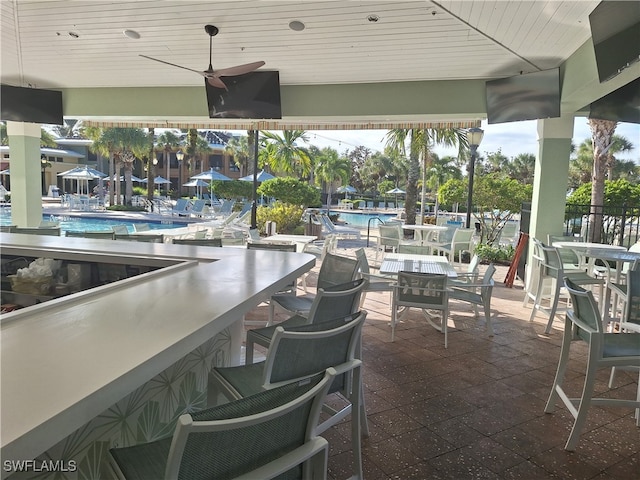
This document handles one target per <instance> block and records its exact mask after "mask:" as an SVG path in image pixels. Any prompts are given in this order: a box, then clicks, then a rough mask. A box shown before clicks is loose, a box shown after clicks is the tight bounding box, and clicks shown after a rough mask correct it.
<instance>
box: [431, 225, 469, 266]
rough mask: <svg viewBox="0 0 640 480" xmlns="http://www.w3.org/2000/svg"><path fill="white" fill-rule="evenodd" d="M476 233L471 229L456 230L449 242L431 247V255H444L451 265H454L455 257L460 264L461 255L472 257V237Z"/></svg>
mask: <svg viewBox="0 0 640 480" xmlns="http://www.w3.org/2000/svg"><path fill="white" fill-rule="evenodd" d="M475 233H476V231H475V229H473V228H457V229H456V230H455V231H454V232H453V237H452V238H451V242H446V243H441V244H440V245H437V246H434V247H433V253H434V254H437V253H444V254H445V255H446V256H447V258H449V261H450V262H451V263H455V261H456V256H457V257H458V263H462V254H463V253H468V254H469V256H471V255H473V248H474V244H473V235H474V234H475Z"/></svg>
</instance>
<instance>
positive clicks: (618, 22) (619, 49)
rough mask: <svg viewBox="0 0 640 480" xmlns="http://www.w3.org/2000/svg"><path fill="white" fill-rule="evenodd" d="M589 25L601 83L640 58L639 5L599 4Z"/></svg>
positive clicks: (619, 2) (624, 2)
mask: <svg viewBox="0 0 640 480" xmlns="http://www.w3.org/2000/svg"><path fill="white" fill-rule="evenodd" d="M589 25H590V27H591V40H592V41H593V49H594V51H595V54H596V65H597V68H598V77H599V79H600V83H602V82H605V81H607V80H609V79H611V78H613V77H615V76H616V75H618V74H619V73H620V72H621V71H622V70H624V69H625V68H627V67H628V66H629V65H631V64H632V63H634V62H637V61H638V60H639V59H640V2H638V1H634V0H630V1H629V0H627V1H606V2H600V4H598V6H597V7H596V8H595V9H594V10H593V12H591V14H589Z"/></svg>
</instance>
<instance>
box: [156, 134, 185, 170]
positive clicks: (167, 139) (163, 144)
mask: <svg viewBox="0 0 640 480" xmlns="http://www.w3.org/2000/svg"><path fill="white" fill-rule="evenodd" d="M179 146H180V137H179V136H178V135H176V134H175V133H174V132H172V131H171V130H165V132H164V133H162V135H160V136H159V137H158V141H157V142H156V149H157V150H158V151H160V152H162V166H163V167H164V169H165V178H166V179H167V180H170V175H169V168H170V163H171V153H172V152H173V151H174V150H176V149H177V148H178V147H179Z"/></svg>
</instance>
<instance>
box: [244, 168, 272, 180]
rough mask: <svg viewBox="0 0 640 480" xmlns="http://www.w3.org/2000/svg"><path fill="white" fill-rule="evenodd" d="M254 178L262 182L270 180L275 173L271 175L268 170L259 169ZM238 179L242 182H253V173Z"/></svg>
mask: <svg viewBox="0 0 640 480" xmlns="http://www.w3.org/2000/svg"><path fill="white" fill-rule="evenodd" d="M256 178H257V180H258V182H260V183H262V182H266V181H267V180H272V179H274V178H276V177H275V175H271V174H270V173H268V172H265V171H264V170H261V171H260V172H259V173H258V175H256ZM238 180H242V181H243V182H253V173H252V174H250V175H247V176H246V177H240V178H239V179H238Z"/></svg>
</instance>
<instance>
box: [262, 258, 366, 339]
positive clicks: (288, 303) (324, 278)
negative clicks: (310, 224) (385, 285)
mask: <svg viewBox="0 0 640 480" xmlns="http://www.w3.org/2000/svg"><path fill="white" fill-rule="evenodd" d="M359 270H360V262H359V261H358V260H356V259H353V258H347V257H342V256H340V255H334V254H331V253H328V254H327V255H326V256H325V257H324V260H323V261H322V264H321V265H320V271H319V272H318V284H317V288H318V289H320V288H323V289H327V288H329V287H333V286H335V285H341V284H343V283H347V282H350V281H352V280H355V279H356V278H357V277H358V274H359ZM314 298H315V295H313V294H306V295H273V296H272V297H271V301H270V303H269V321H268V323H267V326H269V325H272V324H273V321H274V315H275V307H276V305H278V306H279V307H280V308H281V309H284V310H286V311H287V312H289V313H290V314H292V315H296V314H297V315H302V316H305V317H306V316H307V315H309V311H310V310H311V305H312V304H313V300H314Z"/></svg>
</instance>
